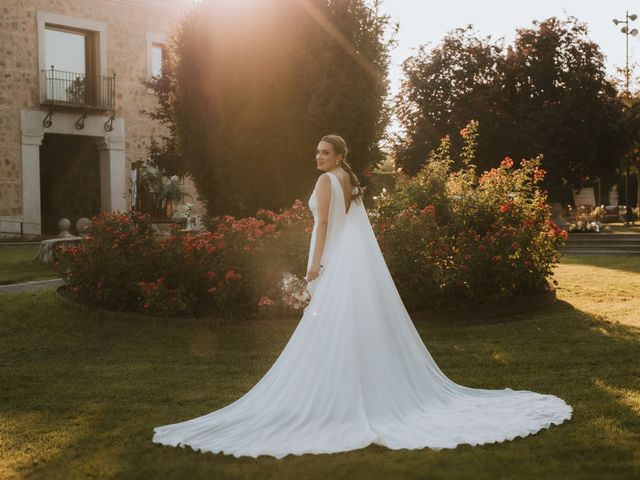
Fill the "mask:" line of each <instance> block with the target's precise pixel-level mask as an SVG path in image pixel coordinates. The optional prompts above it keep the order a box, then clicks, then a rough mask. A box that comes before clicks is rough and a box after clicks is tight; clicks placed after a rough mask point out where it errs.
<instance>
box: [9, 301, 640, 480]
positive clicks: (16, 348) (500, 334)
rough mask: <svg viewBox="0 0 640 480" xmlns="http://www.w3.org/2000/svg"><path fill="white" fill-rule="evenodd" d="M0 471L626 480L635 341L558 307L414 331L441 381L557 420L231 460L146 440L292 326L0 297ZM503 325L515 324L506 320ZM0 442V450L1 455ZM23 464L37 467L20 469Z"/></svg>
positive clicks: (235, 390) (262, 363) (260, 359)
mask: <svg viewBox="0 0 640 480" xmlns="http://www.w3.org/2000/svg"><path fill="white" fill-rule="evenodd" d="M0 312H3V313H2V316H1V321H0V345H1V348H0V382H1V385H0V416H1V419H2V422H0V423H1V424H2V426H1V427H0V429H1V430H0V439H1V440H2V443H3V446H4V449H3V452H2V453H1V454H0V455H2V456H1V457H0V458H1V459H0V464H1V465H0V472H1V471H3V469H4V470H5V471H10V470H14V471H16V472H18V474H19V475H23V476H29V477H30V478H78V477H86V476H94V477H98V478H101V477H112V476H117V477H119V478H168V479H171V478H180V479H183V478H193V479H198V478H260V479H272V478H273V479H289V478H296V479H297V478H318V479H320V478H322V479H325V478H349V479H354V478H356V479H357V478H393V479H401V478H443V479H445V478H475V479H480V478H497V477H502V478H523V479H527V478H531V479H533V478H536V479H539V478H560V477H562V478H632V477H633V475H634V474H636V473H637V472H638V470H639V469H640V465H639V463H638V462H639V461H640V460H639V459H638V458H639V457H638V447H637V439H638V437H637V433H635V432H637V431H639V430H640V409H639V406H640V397H639V396H638V391H639V390H640V377H638V376H637V373H636V365H637V358H638V353H639V352H640V331H639V329H637V328H633V327H629V326H624V325H614V324H611V323H609V322H607V320H606V319H603V318H600V317H596V316H593V315H589V314H587V313H585V312H583V311H580V310H577V309H575V308H573V307H572V306H571V305H570V304H568V303H566V302H563V301H559V302H557V304H555V305H554V306H552V307H549V308H546V309H545V310H543V311H539V312H535V313H530V314H522V315H518V316H517V317H518V318H517V320H518V321H504V322H497V323H491V324H486V323H484V324H477V325H476V324H469V323H466V324H458V323H453V324H452V323H444V322H417V323H416V326H417V328H418V331H419V332H420V334H421V336H422V338H423V339H424V341H425V343H426V344H427V346H428V348H429V350H430V351H431V353H432V354H433V357H434V359H435V360H436V362H438V364H439V365H440V367H441V368H442V369H443V371H444V372H445V373H446V374H447V375H449V376H450V377H451V378H452V379H453V380H454V381H456V382H458V383H461V384H463V385H467V386H471V387H482V388H504V387H507V386H508V387H511V388H513V389H526V390H534V391H539V392H541V393H552V394H555V395H558V396H560V397H562V398H563V399H565V400H566V401H567V402H568V403H569V404H570V405H572V406H573V408H574V416H573V418H572V420H570V421H569V422H567V423H565V424H563V425H560V426H554V427H552V428H551V429H549V430H548V431H543V432H540V433H539V434H536V435H533V436H529V437H526V438H525V439H516V440H514V441H512V442H506V443H501V444H490V445H484V446H480V447H470V446H468V445H463V446H460V447H458V448H456V449H453V450H443V451H439V452H436V451H432V450H429V449H424V450H414V451H408V450H398V451H393V450H389V449H386V448H384V447H380V446H376V445H373V446H369V447H367V448H365V449H361V450H356V451H352V452H345V453H340V454H333V455H304V456H301V457H295V456H289V457H286V458H284V459H282V460H276V459H273V458H271V457H260V458H258V459H251V458H240V459H236V458H234V457H231V456H227V455H222V454H218V455H214V454H211V453H206V454H202V453H198V452H194V451H192V450H191V449H189V448H186V449H182V448H172V447H164V446H161V445H156V444H153V443H152V442H151V437H152V429H153V427H154V426H158V425H164V424H167V423H174V422H178V421H182V420H186V419H189V418H193V417H195V416H199V415H203V414H205V413H208V412H210V411H213V410H216V409H218V408H221V407H223V406H225V405H227V404H229V403H231V402H232V401H234V400H236V399H237V398H239V397H240V396H242V395H243V394H244V393H246V391H248V390H249V389H250V388H251V387H252V386H253V385H254V384H255V383H256V382H257V381H258V380H259V379H260V378H261V377H262V376H263V375H264V373H266V371H267V370H268V369H269V368H270V366H271V365H272V363H273V362H274V361H275V359H276V358H277V356H278V355H279V354H280V352H281V350H282V349H283V348H284V345H285V344H286V342H287V341H288V339H289V337H290V336H291V334H292V332H293V330H294V329H295V327H296V325H297V320H286V321H276V320H273V321H271V320H259V321H249V322H243V323H235V322H215V323H212V322H209V323H207V322H206V321H202V320H192V321H172V320H163V321H162V322H151V323H150V322H136V321H131V319H127V318H123V319H122V320H115V319H112V318H109V319H105V318H102V317H101V316H99V315H91V314H82V313H78V312H75V311H71V310H68V309H66V308H64V307H62V306H60V305H59V304H58V303H57V302H56V300H55V297H54V293H53V292H37V293H33V294H22V295H14V296H7V297H5V298H0ZM512 320H515V319H512ZM7 440H8V441H7ZM35 460H37V463H34V461H35Z"/></svg>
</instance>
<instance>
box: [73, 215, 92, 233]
mask: <svg viewBox="0 0 640 480" xmlns="http://www.w3.org/2000/svg"><path fill="white" fill-rule="evenodd" d="M90 224H91V220H89V219H88V218H87V217H82V218H79V219H78V221H77V222H76V232H78V235H86V234H87V233H88V230H89V225H90Z"/></svg>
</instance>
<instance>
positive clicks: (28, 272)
mask: <svg viewBox="0 0 640 480" xmlns="http://www.w3.org/2000/svg"><path fill="white" fill-rule="evenodd" d="M39 248H40V246H39V245H15V246H14V245H2V243H0V285H6V284H9V283H18V282H29V281H31V280H45V279H47V278H56V277H59V276H60V275H58V274H57V273H56V272H55V270H54V269H53V268H52V267H51V265H49V264H46V263H42V262H39V261H34V260H33V258H34V257H35V256H36V254H37V253H38V249H39Z"/></svg>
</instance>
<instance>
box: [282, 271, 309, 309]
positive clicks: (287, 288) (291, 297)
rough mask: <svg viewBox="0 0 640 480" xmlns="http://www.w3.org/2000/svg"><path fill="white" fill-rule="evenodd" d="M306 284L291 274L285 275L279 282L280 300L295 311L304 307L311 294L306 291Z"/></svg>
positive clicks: (304, 280) (302, 279)
mask: <svg viewBox="0 0 640 480" xmlns="http://www.w3.org/2000/svg"><path fill="white" fill-rule="evenodd" d="M307 285H308V282H307V280H306V279H304V278H299V277H298V276H296V275H294V274H292V273H285V274H284V275H283V276H282V279H281V280H280V288H281V290H282V300H283V301H284V303H286V304H287V305H289V306H290V307H293V308H294V309H296V310H299V309H301V308H304V307H306V306H307V305H309V302H310V301H311V293H310V292H309V290H308V289H307Z"/></svg>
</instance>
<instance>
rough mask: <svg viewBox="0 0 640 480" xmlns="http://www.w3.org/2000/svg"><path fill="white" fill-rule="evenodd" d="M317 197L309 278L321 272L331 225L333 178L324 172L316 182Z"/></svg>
mask: <svg viewBox="0 0 640 480" xmlns="http://www.w3.org/2000/svg"><path fill="white" fill-rule="evenodd" d="M316 198H317V200H318V224H317V226H316V243H315V246H314V249H313V257H312V259H311V266H310V267H309V271H308V272H307V280H309V281H312V280H315V279H316V278H317V277H318V275H319V274H320V260H321V259H322V252H323V251H324V245H325V242H326V240H327V228H328V227H329V205H330V202H331V179H330V178H329V176H328V175H327V174H322V175H320V177H319V178H318V182H317V183H316Z"/></svg>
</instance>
